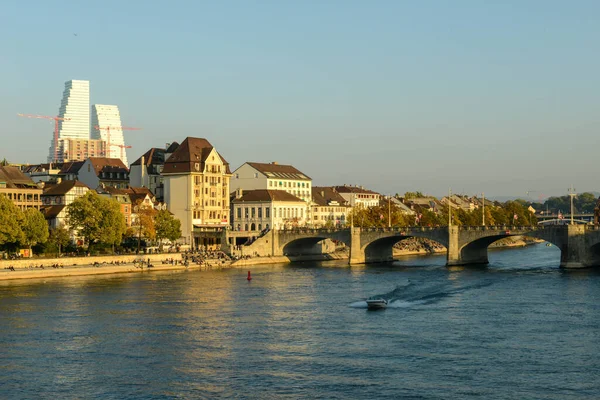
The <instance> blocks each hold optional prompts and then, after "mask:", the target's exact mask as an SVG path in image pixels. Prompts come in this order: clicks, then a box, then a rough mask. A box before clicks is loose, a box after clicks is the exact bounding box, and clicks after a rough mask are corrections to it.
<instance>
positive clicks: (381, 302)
mask: <svg viewBox="0 0 600 400" xmlns="http://www.w3.org/2000/svg"><path fill="white" fill-rule="evenodd" d="M387 305H388V302H387V300H386V299H367V308H368V309H369V310H383V309H384V308H386V307H387Z"/></svg>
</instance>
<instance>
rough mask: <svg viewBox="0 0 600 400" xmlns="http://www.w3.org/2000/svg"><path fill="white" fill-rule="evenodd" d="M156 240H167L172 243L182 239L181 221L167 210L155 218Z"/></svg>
mask: <svg viewBox="0 0 600 400" xmlns="http://www.w3.org/2000/svg"><path fill="white" fill-rule="evenodd" d="M155 227H156V239H158V240H163V239H167V240H170V241H171V242H174V241H176V240H177V239H179V238H180V237H181V221H179V220H178V219H177V218H175V217H173V215H171V213H170V212H168V211H167V210H160V211H159V212H158V213H157V214H156V217H155Z"/></svg>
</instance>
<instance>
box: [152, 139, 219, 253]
mask: <svg viewBox="0 0 600 400" xmlns="http://www.w3.org/2000/svg"><path fill="white" fill-rule="evenodd" d="M162 176H163V179H164V200H165V202H166V203H167V205H168V210H169V211H170V212H171V213H172V214H173V215H174V216H175V218H177V219H179V220H180V221H181V231H182V236H183V239H184V240H185V242H186V244H190V243H191V242H192V238H193V240H194V242H193V246H194V248H197V247H198V245H199V244H200V242H199V239H201V238H202V232H205V231H208V230H212V231H217V230H223V229H225V228H226V227H228V226H229V178H230V177H231V171H230V169H229V163H228V162H227V161H226V160H225V159H224V158H223V157H222V156H221V155H220V154H219V153H218V152H217V150H216V149H215V148H214V147H213V146H212V145H211V144H210V142H209V141H208V140H206V139H203V138H195V137H188V138H186V139H185V140H184V141H183V142H182V143H181V144H180V145H179V147H177V149H176V150H175V151H174V152H173V154H171V156H170V157H169V158H168V159H167V160H166V161H165V164H164V167H163V170H162ZM202 239H203V238H202Z"/></svg>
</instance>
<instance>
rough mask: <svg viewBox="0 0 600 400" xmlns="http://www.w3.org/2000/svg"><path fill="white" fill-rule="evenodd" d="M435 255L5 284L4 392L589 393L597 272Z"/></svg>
mask: <svg viewBox="0 0 600 400" xmlns="http://www.w3.org/2000/svg"><path fill="white" fill-rule="evenodd" d="M444 261H445V258H444V256H425V257H423V256H421V257H413V258H410V257H407V258H405V259H403V260H401V261H397V262H394V263H392V264H383V265H369V266H360V267H348V266H347V265H345V263H344V262H340V261H337V262H327V263H314V262H310V263H308V262H307V263H298V264H291V265H272V266H267V267H253V268H252V276H253V279H252V281H251V282H248V281H247V280H246V274H247V272H246V270H239V269H236V270H225V271H215V272H197V271H189V272H176V273H172V272H171V273H150V274H147V273H146V274H129V275H118V276H94V277H78V278H55V279H47V280H45V281H44V280H38V281H27V282H22V281H21V282H19V281H13V282H3V283H1V284H0V323H1V328H2V329H1V330H0V349H1V350H0V398H1V399H21V398H24V399H25V398H31V399H44V398H52V399H88V398H101V399H172V398H173V399H175V398H181V399H195V398H206V399H212V398H259V399H271V398H290V399H297V398H311V399H315V398H318V399H461V398H483V399H517V398H518V399H598V398H600V380H599V379H598V378H599V375H600V330H599V328H600V273H599V272H598V270H580V271H564V270H560V269H559V268H558V264H559V251H558V250H557V249H556V248H555V247H546V246H545V245H543V244H542V245H534V246H530V247H527V248H522V249H510V250H497V251H491V252H490V264H489V265H488V266H487V267H472V268H452V269H448V268H446V267H445V266H444ZM376 295H381V296H383V297H385V298H387V299H389V300H390V307H389V308H388V309H386V310H383V311H367V309H366V304H365V302H364V299H365V298H366V297H369V296H376Z"/></svg>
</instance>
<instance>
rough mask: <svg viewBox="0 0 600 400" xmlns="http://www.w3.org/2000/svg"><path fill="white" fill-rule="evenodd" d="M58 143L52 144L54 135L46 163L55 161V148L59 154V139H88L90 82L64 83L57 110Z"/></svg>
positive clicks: (71, 81) (73, 81)
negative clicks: (58, 118) (59, 119)
mask: <svg viewBox="0 0 600 400" xmlns="http://www.w3.org/2000/svg"><path fill="white" fill-rule="evenodd" d="M58 116H59V117H60V118H64V120H61V121H58V139H59V143H54V133H53V134H52V141H51V143H50V151H49V155H48V162H51V161H55V158H56V157H55V146H56V147H58V150H57V153H59V152H60V151H61V150H60V146H61V143H60V141H61V139H89V138H90V82H89V81H79V80H70V81H67V82H65V91H64V92H63V97H62V101H61V103H60V108H59V110H58ZM59 159H60V157H59Z"/></svg>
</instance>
